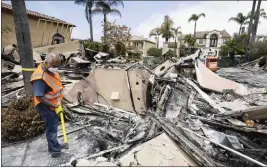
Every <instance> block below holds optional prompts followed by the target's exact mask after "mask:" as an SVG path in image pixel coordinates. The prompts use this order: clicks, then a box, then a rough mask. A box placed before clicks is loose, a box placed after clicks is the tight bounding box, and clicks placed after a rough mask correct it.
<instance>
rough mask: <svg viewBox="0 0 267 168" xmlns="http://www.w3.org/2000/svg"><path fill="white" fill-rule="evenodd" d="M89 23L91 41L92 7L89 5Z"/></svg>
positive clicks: (92, 37)
mask: <svg viewBox="0 0 267 168" xmlns="http://www.w3.org/2000/svg"><path fill="white" fill-rule="evenodd" d="M89 22H90V23H89V24H90V37H91V41H94V36H93V20H92V7H89Z"/></svg>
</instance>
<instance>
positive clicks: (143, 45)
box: [130, 36, 157, 56]
mask: <svg viewBox="0 0 267 168" xmlns="http://www.w3.org/2000/svg"><path fill="white" fill-rule="evenodd" d="M130 46H131V48H132V50H137V51H139V52H141V53H142V56H147V50H148V49H149V48H151V47H157V45H156V43H155V42H153V41H150V40H148V39H147V38H144V37H142V36H132V37H131V40H130Z"/></svg>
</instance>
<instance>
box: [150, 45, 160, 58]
mask: <svg viewBox="0 0 267 168" xmlns="http://www.w3.org/2000/svg"><path fill="white" fill-rule="evenodd" d="M161 54H162V49H161V48H154V47H152V48H149V49H148V50H147V55H148V56H154V57H160V56H161Z"/></svg>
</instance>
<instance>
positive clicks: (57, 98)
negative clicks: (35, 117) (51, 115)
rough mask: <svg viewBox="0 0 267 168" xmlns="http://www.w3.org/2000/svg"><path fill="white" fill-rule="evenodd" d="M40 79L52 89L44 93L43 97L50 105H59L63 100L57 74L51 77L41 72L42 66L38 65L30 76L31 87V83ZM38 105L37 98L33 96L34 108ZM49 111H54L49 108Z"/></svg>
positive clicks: (61, 87)
mask: <svg viewBox="0 0 267 168" xmlns="http://www.w3.org/2000/svg"><path fill="white" fill-rule="evenodd" d="M40 79H42V80H44V81H45V83H46V84H47V85H48V86H50V87H51V88H52V91H50V92H48V93H45V95H44V97H46V98H47V99H48V100H49V101H50V102H51V103H53V104H55V105H60V104H61V101H62V99H63V86H62V83H61V81H60V77H59V74H58V72H55V73H54V76H51V75H50V74H49V73H47V72H45V71H44V70H43V67H42V64H40V65H39V66H38V67H37V69H36V70H35V71H34V72H33V74H32V76H31V80H30V83H31V85H32V83H33V81H35V80H40ZM39 103H40V102H39V101H38V99H37V97H36V96H34V107H36V106H37V105H38V104H39ZM51 110H54V108H52V107H51Z"/></svg>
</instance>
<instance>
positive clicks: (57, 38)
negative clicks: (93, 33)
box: [1, 3, 76, 47]
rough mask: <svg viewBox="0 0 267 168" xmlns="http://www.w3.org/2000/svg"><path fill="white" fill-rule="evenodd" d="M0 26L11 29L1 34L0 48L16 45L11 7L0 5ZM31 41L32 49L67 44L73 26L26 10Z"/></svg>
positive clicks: (4, 4)
mask: <svg viewBox="0 0 267 168" xmlns="http://www.w3.org/2000/svg"><path fill="white" fill-rule="evenodd" d="M1 9H2V11H1V15H2V26H7V27H9V28H10V29H11V32H9V33H2V46H6V45H10V44H17V39H16V31H15V24H14V17H13V10H12V6H11V5H9V4H6V3H2V5H1ZM27 14H28V19H29V26H30V32H31V40H32V45H33V47H41V46H46V45H51V44H55V43H62V42H68V41H70V40H71V33H72V29H73V27H76V26H75V25H73V24H71V23H68V22H66V21H63V20H60V19H57V18H55V17H52V16H48V15H44V14H40V13H38V12H34V11H30V10H27Z"/></svg>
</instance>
